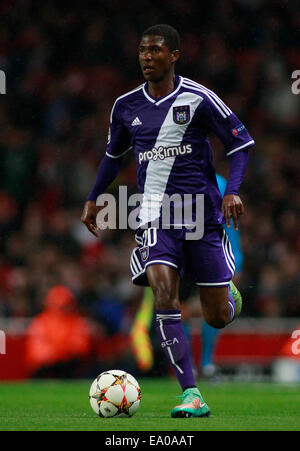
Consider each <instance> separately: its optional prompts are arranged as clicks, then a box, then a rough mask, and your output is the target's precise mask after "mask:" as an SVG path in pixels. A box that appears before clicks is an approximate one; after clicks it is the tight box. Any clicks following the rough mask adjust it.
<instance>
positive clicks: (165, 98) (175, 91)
mask: <svg viewBox="0 0 300 451" xmlns="http://www.w3.org/2000/svg"><path fill="white" fill-rule="evenodd" d="M182 82H183V78H182V77H181V76H179V83H178V86H177V88H176V89H175V90H174V91H172V92H170V94H168V95H167V96H165V97H163V98H162V99H160V100H159V101H156V100H155V99H153V98H152V97H150V96H149V94H148V93H147V91H146V85H147V83H144V84H143V93H144V96H145V97H146V98H147V99H148V100H149V101H150V102H152V103H155V104H156V105H157V106H158V105H160V104H161V103H163V102H165V101H166V100H168V99H169V98H170V97H172V96H173V95H175V94H176V93H177V92H178V91H179V89H180V88H181V85H182Z"/></svg>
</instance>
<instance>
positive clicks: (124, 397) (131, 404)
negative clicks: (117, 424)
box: [89, 370, 141, 418]
mask: <svg viewBox="0 0 300 451" xmlns="http://www.w3.org/2000/svg"><path fill="white" fill-rule="evenodd" d="M89 398H90V404H91V407H92V409H93V410H94V412H96V414H97V415H99V417H106V418H108V417H131V416H132V415H133V414H134V413H135V412H136V411H137V410H138V408H139V405H140V402H141V389H140V386H139V384H138V382H137V380H136V379H135V378H134V377H133V376H132V375H131V374H129V373H126V372H125V371H122V370H109V371H104V372H103V373H101V374H99V376H98V377H96V379H95V380H94V382H93V383H92V385H91V388H90V394H89Z"/></svg>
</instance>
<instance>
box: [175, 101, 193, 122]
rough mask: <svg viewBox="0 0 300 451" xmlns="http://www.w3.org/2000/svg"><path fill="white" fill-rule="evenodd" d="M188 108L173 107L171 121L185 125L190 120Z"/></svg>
mask: <svg viewBox="0 0 300 451" xmlns="http://www.w3.org/2000/svg"><path fill="white" fill-rule="evenodd" d="M190 117H191V116H190V106H189V105H182V106H174V107H173V120H174V122H175V124H178V125H183V124H187V123H188V122H189V120H190Z"/></svg>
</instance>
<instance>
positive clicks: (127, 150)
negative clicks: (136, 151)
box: [105, 146, 132, 158]
mask: <svg viewBox="0 0 300 451" xmlns="http://www.w3.org/2000/svg"><path fill="white" fill-rule="evenodd" d="M131 149H132V146H130V147H128V149H126V150H124V152H122V153H121V154H120V155H111V154H110V153H108V152H105V153H106V155H107V156H108V157H110V158H120V157H123V155H125V154H126V153H127V152H129V151H130V150H131Z"/></svg>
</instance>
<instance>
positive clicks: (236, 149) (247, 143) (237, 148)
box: [226, 139, 255, 157]
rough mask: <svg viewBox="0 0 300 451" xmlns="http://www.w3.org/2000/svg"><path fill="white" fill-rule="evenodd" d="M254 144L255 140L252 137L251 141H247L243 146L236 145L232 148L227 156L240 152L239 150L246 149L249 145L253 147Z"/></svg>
mask: <svg viewBox="0 0 300 451" xmlns="http://www.w3.org/2000/svg"><path fill="white" fill-rule="evenodd" d="M254 144H255V142H254V140H253V139H252V140H251V141H248V142H246V143H245V144H243V145H242V146H239V147H236V148H235V149H232V150H230V151H229V152H227V153H226V156H227V157H228V156H229V155H232V154H233V153H235V152H238V151H239V150H242V149H246V148H247V147H251V146H253V145H254Z"/></svg>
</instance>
